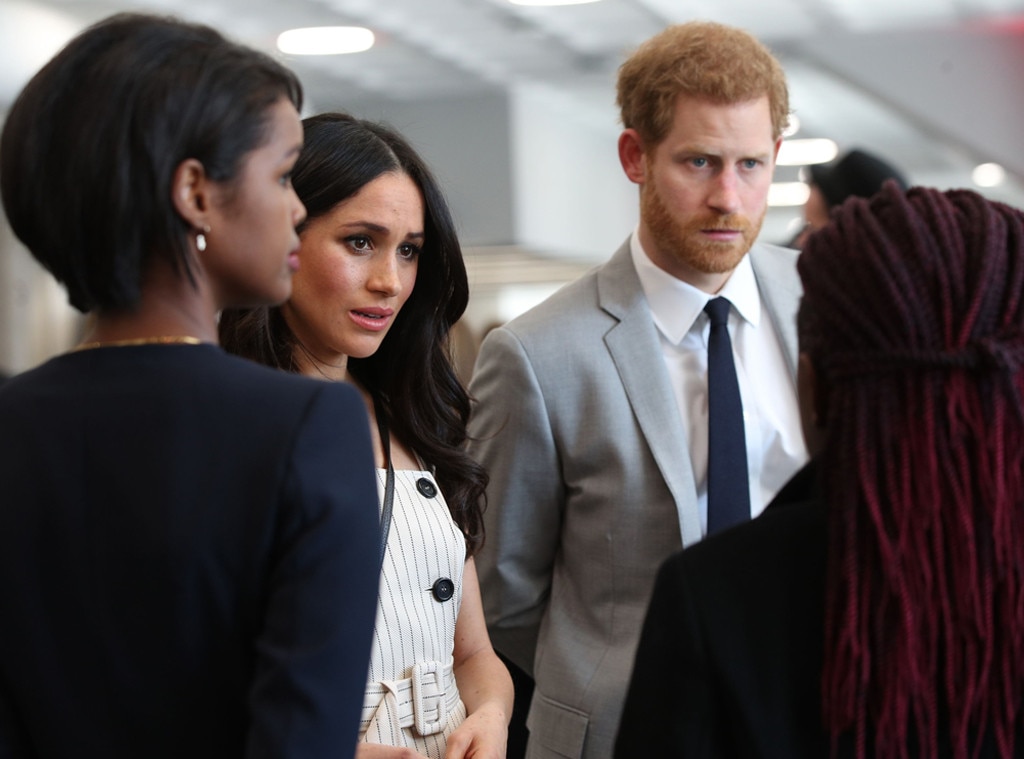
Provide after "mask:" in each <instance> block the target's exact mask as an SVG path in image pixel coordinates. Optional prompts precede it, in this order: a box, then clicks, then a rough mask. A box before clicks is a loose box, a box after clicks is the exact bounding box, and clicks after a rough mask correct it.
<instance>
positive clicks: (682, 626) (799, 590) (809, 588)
mask: <svg viewBox="0 0 1024 759" xmlns="http://www.w3.org/2000/svg"><path fill="white" fill-rule="evenodd" d="M815 485H816V473H815V467H814V466H813V465H808V466H807V467H805V468H804V469H802V470H801V471H800V472H798V473H797V475H796V476H795V477H794V478H793V479H792V480H791V481H790V482H789V483H788V484H787V485H786V487H785V488H784V489H783V491H782V492H780V493H779V495H778V496H776V498H775V499H774V500H773V501H772V503H771V505H770V506H769V507H768V509H766V511H765V513H764V514H762V515H761V516H759V517H757V518H756V519H754V520H752V521H750V522H748V523H746V524H743V525H739V526H737V527H734V528H733V529H730V530H726V531H725V532H722V533H719V534H718V535H713V536H710V537H708V538H707V539H705V540H703V541H701V542H700V543H698V544H696V545H695V546H693V547H692V548H689V549H687V550H685V551H682V552H680V553H678V554H676V555H674V556H672V557H670V558H669V559H668V560H667V561H666V562H665V563H664V564H663V565H662V568H661V570H660V572H659V574H658V578H657V581H656V583H655V586H654V595H653V596H652V599H651V604H650V607H649V610H648V613H647V618H646V621H645V623H644V629H643V634H642V636H641V638H640V645H639V648H638V649H637V656H636V663H635V667H634V671H633V676H632V681H631V683H630V687H629V693H628V695H627V698H626V705H625V709H624V712H623V716H622V722H621V725H620V728H619V734H618V738H617V741H616V747H615V756H616V758H617V759H633V758H636V759H640V758H641V757H654V756H657V757H687V758H688V759H689V757H701V758H705V757H706V758H707V759H730V758H731V757H735V759H758V758H759V757H763V758H765V759H767V758H768V757H771V758H772V759H775V758H777V759H783V758H784V759H801V758H802V757H814V758H815V759H819V758H821V757H827V756H828V748H829V744H828V740H827V738H826V736H825V734H824V732H823V731H822V730H821V728H820V723H821V718H820V716H819V715H820V707H819V703H820V697H819V682H820V679H821V659H822V653H821V652H822V637H823V632H822V624H823V609H824V592H825V586H824V576H825V562H826V547H825V535H826V518H825V513H826V512H825V509H824V508H823V507H822V505H821V503H820V501H819V499H817V498H816V497H815V496H814V491H815V489H816V488H815Z"/></svg>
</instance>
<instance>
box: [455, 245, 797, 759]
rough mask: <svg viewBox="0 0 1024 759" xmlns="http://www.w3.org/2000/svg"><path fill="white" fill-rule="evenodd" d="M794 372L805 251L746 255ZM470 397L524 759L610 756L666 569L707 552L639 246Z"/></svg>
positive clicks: (487, 581) (490, 561) (507, 346)
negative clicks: (524, 727)
mask: <svg viewBox="0 0 1024 759" xmlns="http://www.w3.org/2000/svg"><path fill="white" fill-rule="evenodd" d="M750 256H751V263H752V264H753V267H754V273H755V276H756V278H757V282H758V287H759V290H760V293H761V297H762V300H763V303H764V305H765V308H766V311H767V312H768V314H769V315H770V318H771V319H772V322H773V324H774V325H775V327H776V329H777V330H778V332H779V335H780V337H781V339H782V342H783V345H784V346H785V347H786V351H787V354H788V357H789V359H790V362H791V368H792V370H793V371H794V372H795V366H796V328H795V315H796V308H797V305H798V302H799V298H800V292H801V288H800V282H799V278H798V276H797V273H796V265H795V264H796V256H797V254H796V251H792V250H788V249H784V248H778V247H775V246H767V245H755V246H754V248H753V249H752V250H751V252H750ZM470 393H471V395H472V396H473V397H474V398H475V406H474V412H473V417H472V420H471V423H470V435H471V438H472V440H473V442H472V443H471V448H470V451H471V453H472V454H473V455H474V456H475V457H476V458H477V459H478V460H479V461H480V462H481V463H482V464H483V465H484V466H486V467H487V469H488V471H489V472H490V476H491V481H490V486H489V488H488V494H487V495H488V509H487V512H486V514H485V524H486V529H487V543H486V545H485V546H484V549H483V552H482V553H481V554H480V555H479V556H478V558H477V567H478V570H479V573H480V580H481V586H482V593H483V602H484V610H485V613H486V615H487V621H488V626H489V629H490V633H491V636H492V638H493V641H494V645H495V648H496V649H498V650H499V651H501V652H502V653H504V654H505V655H506V656H508V657H509V658H510V659H512V661H514V662H515V663H516V664H518V665H519V666H520V667H522V668H523V669H524V670H526V671H527V672H532V673H533V675H534V679H535V681H536V690H535V692H534V696H533V702H532V705H531V708H530V714H529V718H528V722H527V724H528V726H529V728H530V744H529V748H528V751H527V755H528V756H529V757H555V756H565V757H586V758H587V759H598V758H602V759H603V758H604V757H610V756H611V755H612V747H613V742H614V739H615V733H616V730H617V728H618V723H619V717H620V713H621V710H622V704H623V700H624V698H625V691H626V687H627V685H628V683H629V676H630V671H631V667H632V663H633V656H634V652H635V648H636V644H637V640H638V638H639V635H640V628H641V626H642V624H643V617H644V612H645V610H646V607H647V603H648V599H649V597H650V593H651V590H652V588H653V584H654V577H655V574H656V572H657V569H658V566H659V565H660V564H661V562H662V561H663V560H664V559H665V558H666V557H667V556H669V555H670V554H671V553H673V552H675V551H678V550H679V549H680V548H681V547H682V546H684V545H689V544H691V543H694V542H695V541H698V540H700V537H701V529H700V519H699V515H698V511H697V501H696V499H697V494H696V486H695V484H694V478H693V472H692V467H691V464H690V457H689V454H688V452H687V440H686V437H685V435H684V432H683V430H682V428H681V425H680V424H679V421H678V420H679V412H678V408H677V405H676V401H675V397H674V395H673V392H672V388H671V386H670V382H669V377H668V372H667V370H666V368H665V364H664V361H663V359H662V355H661V347H660V344H659V338H658V333H657V328H656V327H655V325H654V322H653V319H652V316H651V312H650V309H649V307H648V304H647V300H646V297H645V295H644V293H643V290H642V288H641V286H640V281H639V279H638V277H637V274H636V270H635V267H634V266H633V262H632V260H631V257H630V252H629V243H628V241H627V242H626V243H625V244H624V245H623V246H622V247H621V248H620V249H619V250H618V251H617V252H616V253H615V255H614V256H613V257H612V258H611V259H610V260H609V261H608V262H607V263H605V264H604V265H602V266H600V267H598V268H597V269H594V270H593V271H591V272H589V273H588V274H586V275H584V276H583V277H582V278H580V279H579V280H577V281H576V282H574V283H572V284H570V285H567V286H566V287H564V288H562V289H561V290H560V291H558V292H557V293H555V294H554V295H553V296H551V297H550V298H549V299H547V300H546V301H544V302H543V303H541V304H540V305H539V306H537V307H536V308H534V309H532V310H530V311H529V312H527V313H525V314H523V315H522V316H520V317H518V318H516V319H515V320H513V321H511V322H510V323H509V324H507V325H506V326H504V327H502V328H499V329H496V330H493V331H492V332H491V333H490V334H489V335H488V337H487V339H486V340H485V341H484V343H483V345H482V346H481V350H480V355H479V359H478V361H477V366H476V370H475V373H474V377H473V381H472V384H471V386H470Z"/></svg>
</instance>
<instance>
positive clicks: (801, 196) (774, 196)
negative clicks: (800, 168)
mask: <svg viewBox="0 0 1024 759" xmlns="http://www.w3.org/2000/svg"><path fill="white" fill-rule="evenodd" d="M810 194H811V188H810V187H808V186H807V185H806V184H804V183H803V182H772V186H771V187H769V188H768V205H770V206H775V207H778V206H802V205H803V204H804V203H806V202H807V198H808V196H809V195H810Z"/></svg>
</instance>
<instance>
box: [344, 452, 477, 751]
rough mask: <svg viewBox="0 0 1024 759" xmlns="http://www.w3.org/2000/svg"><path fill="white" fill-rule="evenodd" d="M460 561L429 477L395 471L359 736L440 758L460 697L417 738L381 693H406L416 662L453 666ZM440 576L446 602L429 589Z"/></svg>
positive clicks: (461, 545) (460, 548) (380, 477)
mask: <svg viewBox="0 0 1024 759" xmlns="http://www.w3.org/2000/svg"><path fill="white" fill-rule="evenodd" d="M385 478H386V473H385V471H384V470H383V469H378V470H377V484H378V488H379V491H380V493H381V495H383V493H384V482H385ZM431 493H433V494H434V495H433V496H432V497H431V496H430V494H431ZM465 561H466V544H465V540H464V539H463V537H462V533H461V532H460V531H459V528H458V527H457V526H456V525H455V522H454V521H452V518H451V514H450V513H449V512H448V506H447V504H446V503H445V500H444V496H443V495H441V491H440V488H438V486H437V483H436V482H435V480H434V478H433V475H432V474H431V473H430V472H426V471H416V470H409V469H400V470H396V471H395V497H394V506H393V512H392V517H391V531H390V533H389V534H388V545H387V552H386V555H385V557H384V567H383V571H382V573H381V582H380V600H379V602H378V605H377V622H376V628H375V630H374V636H373V649H372V651H371V653H370V674H369V682H368V685H367V699H366V702H365V704H364V708H363V719H362V722H361V724H360V731H359V737H360V740H361V741H364V742H366V741H369V742H374V743H385V744H388V745H393V746H402V747H407V748H412V749H415V750H416V751H419V752H420V753H421V754H424V755H425V756H427V757H430V759H443V757H444V753H445V745H446V741H447V736H448V735H450V734H451V732H452V731H453V730H454V729H455V728H456V727H458V726H459V725H460V724H461V723H462V721H463V720H464V719H465V716H466V711H465V707H464V706H463V704H462V701H461V699H457V698H456V697H454V695H453V694H451V693H448V695H447V696H446V697H445V698H444V701H445V702H446V704H451V705H453V708H448V709H447V712H448V713H447V717H446V721H445V724H444V726H443V727H442V729H441V730H440V731H439V732H437V733H434V734H433V735H427V736H422V735H419V733H418V732H417V731H416V728H415V727H413V726H411V725H410V726H405V727H403V723H408V719H401V720H400V719H399V717H398V713H397V711H396V709H395V708H394V704H392V703H389V699H387V698H384V697H383V696H382V695H381V694H382V693H389V692H398V693H407V692H410V691H409V687H408V683H403V682H402V681H405V680H407V679H408V678H410V677H412V674H413V667H414V665H416V664H418V663H424V662H438V663H439V664H440V665H441V666H442V667H444V666H448V667H450V666H451V663H452V652H453V649H454V645H455V620H456V618H457V617H458V614H459V608H460V606H461V604H462V570H463V566H464V564H465ZM443 578H448V579H450V580H452V582H454V584H455V593H454V595H453V596H452V597H451V598H449V599H448V600H447V601H439V600H438V599H437V598H436V597H435V595H434V592H433V588H434V584H435V583H436V582H437V581H438V580H440V579H443ZM442 595H443V594H442ZM452 683H453V681H452ZM454 687H455V686H454V684H452V685H451V688H454ZM393 700H394V699H393V698H391V699H390V701H393Z"/></svg>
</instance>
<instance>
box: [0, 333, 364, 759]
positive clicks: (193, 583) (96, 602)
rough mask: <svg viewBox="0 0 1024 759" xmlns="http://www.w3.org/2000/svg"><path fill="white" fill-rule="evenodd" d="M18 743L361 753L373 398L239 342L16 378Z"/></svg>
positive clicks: (12, 414) (69, 361) (127, 352)
mask: <svg viewBox="0 0 1024 759" xmlns="http://www.w3.org/2000/svg"><path fill="white" fill-rule="evenodd" d="M0 493H3V498H2V502H0V756H4V757H7V756H22V755H25V756H32V757H41V758H42V757H45V758H47V759H49V758H54V759H63V758H64V757H75V758H78V757H84V758H86V759H91V758H92V757H103V758H104V759H121V758H122V757H124V758H125V759H127V758H128V757H132V758H133V759H135V758H137V757H147V758H148V759H152V758H153V757H157V758H161V759H162V758H164V757H166V758H167V759H171V758H172V757H173V758H174V759H181V757H190V759H196V758H197V757H198V758H200V759H204V758H206V757H210V758H211V759H212V758H213V757H217V758H218V759H224V758H225V757H243V756H244V757H281V758H282V759H283V757H289V758H292V757H305V758H309V759H313V758H319V757H331V758H332V759H337V758H338V757H344V756H349V757H351V756H352V755H353V753H354V751H355V744H356V734H357V728H358V720H359V713H360V709H361V706H362V700H363V689H364V686H365V683H366V671H367V665H368V661H369V651H370V641H371V636H372V633H373V622H374V614H375V609H376V599H377V577H378V574H377V569H378V564H377V550H378V544H379V541H380V531H379V527H378V524H377V522H378V502H377V487H376V481H375V476H374V472H373V459H372V454H371V449H370V444H369V430H368V424H367V415H366V409H365V406H364V405H363V402H362V401H361V399H360V398H359V396H358V393H357V392H356V391H355V390H354V389H353V388H351V387H347V386H344V385H342V384H340V383H327V382H316V381H314V380H309V379H306V378H303V377H298V376H295V375H290V374H286V373H284V372H278V371H274V370H271V369H267V368H265V367H262V366H258V365H256V364H254V363H252V362H249V361H245V360H243V359H240V358H236V357H234V356H229V355H227V354H225V353H224V352H223V351H221V350H220V349H218V348H215V347H213V346H209V345H202V346H141V347H125V348H99V349H95V350H86V351H80V352H78V353H72V354H68V355H64V356H60V357H58V358H55V359H53V360H51V361H49V362H47V363H46V364H44V365H43V366H41V367H39V368H38V369H35V370H32V371H29V372H25V373H23V374H20V375H18V376H16V377H14V378H12V379H10V380H8V381H7V382H6V383H5V384H4V386H3V388H0Z"/></svg>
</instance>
